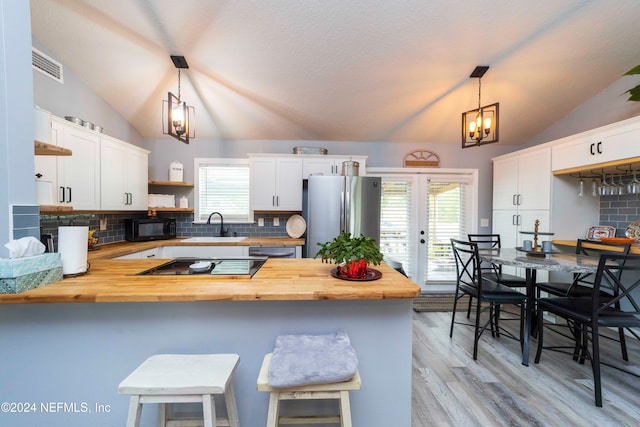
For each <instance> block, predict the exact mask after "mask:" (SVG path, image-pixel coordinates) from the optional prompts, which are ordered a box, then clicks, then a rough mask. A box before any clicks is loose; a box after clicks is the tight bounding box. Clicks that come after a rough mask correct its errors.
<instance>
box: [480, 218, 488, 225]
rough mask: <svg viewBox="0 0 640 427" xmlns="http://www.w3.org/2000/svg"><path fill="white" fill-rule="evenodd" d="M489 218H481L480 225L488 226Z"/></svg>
mask: <svg viewBox="0 0 640 427" xmlns="http://www.w3.org/2000/svg"><path fill="white" fill-rule="evenodd" d="M488 226H489V218H480V227H488Z"/></svg>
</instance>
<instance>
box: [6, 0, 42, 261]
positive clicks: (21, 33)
mask: <svg viewBox="0 0 640 427" xmlns="http://www.w3.org/2000/svg"><path fill="white" fill-rule="evenodd" d="M0 10H1V11H2V13H1V14H0V130H1V131H0V153H1V154H0V258H8V256H9V253H8V250H7V249H6V248H5V247H4V245H5V243H7V242H8V241H10V240H11V239H12V238H13V233H12V230H11V219H10V208H9V207H10V206H11V205H19V206H20V205H34V204H35V186H34V177H33V168H34V165H33V160H34V157H33V107H32V105H31V98H32V94H33V86H32V83H31V73H30V72H29V70H30V69H31V55H30V51H31V34H30V20H31V17H30V10H29V2H16V1H11V0H0Z"/></svg>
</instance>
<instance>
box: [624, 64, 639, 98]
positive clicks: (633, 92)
mask: <svg viewBox="0 0 640 427" xmlns="http://www.w3.org/2000/svg"><path fill="white" fill-rule="evenodd" d="M634 74H640V65H636V66H635V67H633V68H632V69H630V70H629V71H627V72H626V73H624V75H625V76H632V75H634ZM625 93H628V94H629V101H636V102H637V101H640V85H637V86H636V87H633V88H631V89H629V90H628V91H626V92H625Z"/></svg>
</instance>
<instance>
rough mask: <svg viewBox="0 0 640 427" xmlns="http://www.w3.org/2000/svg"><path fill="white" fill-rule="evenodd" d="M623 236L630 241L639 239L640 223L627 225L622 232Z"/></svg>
mask: <svg viewBox="0 0 640 427" xmlns="http://www.w3.org/2000/svg"><path fill="white" fill-rule="evenodd" d="M624 235H625V236H627V237H630V238H632V239H637V238H640V221H636V222H632V223H631V224H629V225H628V226H627V229H626V230H625V231H624Z"/></svg>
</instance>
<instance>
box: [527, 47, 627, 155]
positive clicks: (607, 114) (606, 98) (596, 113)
mask: <svg viewBox="0 0 640 427" xmlns="http://www.w3.org/2000/svg"><path fill="white" fill-rule="evenodd" d="M638 61H639V62H640V59H639V60H638ZM637 84H640V76H638V75H634V76H625V77H621V78H620V79H618V80H617V81H615V82H613V83H612V84H611V85H610V86H609V87H607V88H606V89H604V90H603V91H602V92H600V93H599V94H597V95H596V96H594V97H593V98H591V99H589V100H588V101H587V102H585V103H584V104H582V105H581V106H579V107H578V108H576V109H575V110H573V111H572V112H571V113H569V114H568V115H566V116H565V117H563V118H561V119H559V120H558V121H557V122H555V123H554V124H553V125H551V126H549V127H548V128H547V129H545V130H543V131H542V132H540V133H539V134H538V135H536V136H535V137H534V138H532V139H531V140H530V141H528V142H527V144H526V146H528V147H530V146H533V145H538V144H541V143H544V142H548V141H553V140H556V139H558V138H563V137H565V136H569V135H573V134H576V133H579V132H584V131H587V130H590V129H593V128H597V127H600V126H604V125H608V124H611V123H615V122H618V121H620V120H624V119H628V118H630V117H635V116H637V115H640V102H628V101H627V99H628V98H629V96H628V94H627V93H625V92H626V91H628V90H629V89H631V88H632V87H634V86H636V85H637ZM541 102H544V100H541Z"/></svg>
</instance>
